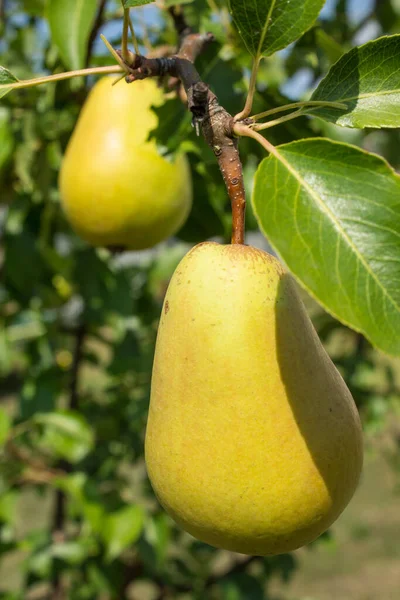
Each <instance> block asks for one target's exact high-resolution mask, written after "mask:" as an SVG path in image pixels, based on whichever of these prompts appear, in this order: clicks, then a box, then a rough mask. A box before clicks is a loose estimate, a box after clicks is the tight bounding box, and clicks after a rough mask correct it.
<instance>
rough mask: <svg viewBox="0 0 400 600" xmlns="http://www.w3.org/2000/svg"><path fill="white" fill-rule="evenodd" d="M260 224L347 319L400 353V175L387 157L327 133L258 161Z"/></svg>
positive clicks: (305, 281)
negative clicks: (386, 159)
mask: <svg viewBox="0 0 400 600" xmlns="http://www.w3.org/2000/svg"><path fill="white" fill-rule="evenodd" d="M253 203H254V209H255V212H256V215H257V217H258V220H259V224H260V227H261V229H262V230H263V232H264V233H265V235H266V236H267V237H268V239H269V241H270V243H271V244H272V245H273V247H274V248H276V250H277V251H278V253H279V254H280V255H281V257H282V258H283V260H284V261H285V262H286V264H287V265H288V267H289V269H290V270H291V271H292V272H293V273H294V275H295V276H296V277H297V278H298V279H299V280H300V282H301V283H302V285H303V286H304V287H305V288H306V289H307V290H308V291H309V292H310V293H311V294H312V295H313V296H314V297H315V298H316V299H317V300H318V301H319V302H320V303H321V304H322V305H323V306H324V307H325V308H326V309H327V310H328V311H329V312H330V313H332V314H333V315H335V316H336V317H337V318H338V319H339V320H340V321H342V322H343V323H345V324H346V325H349V326H350V327H352V328H353V329H355V330H356V331H360V332H362V333H363V334H364V335H365V336H366V337H367V338H368V339H369V340H370V341H371V342H372V343H373V344H375V345H376V346H377V347H378V348H380V349H381V350H383V351H384V352H387V353H389V354H396V355H398V354H400V268H399V265H400V177H399V176H398V175H397V174H396V173H395V172H394V171H393V170H392V169H391V168H390V167H389V165H388V164H387V163H386V162H385V161H384V160H383V159H381V158H380V157H378V156H375V155H373V154H368V153H366V152H363V151H361V150H359V149H358V148H355V147H353V146H348V145H345V144H340V143H337V142H332V141H329V140H326V139H311V140H303V141H299V142H293V143H290V144H287V145H284V146H280V147H278V148H277V149H276V156H273V155H271V156H270V157H269V158H267V159H265V160H264V161H263V162H262V163H261V164H260V166H259V168H258V171H257V174H256V182H255V189H254V194H253Z"/></svg>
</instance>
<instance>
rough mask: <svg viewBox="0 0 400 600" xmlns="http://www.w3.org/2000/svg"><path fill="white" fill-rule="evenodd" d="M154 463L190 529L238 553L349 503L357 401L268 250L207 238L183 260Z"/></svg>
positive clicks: (161, 489) (357, 441) (167, 322)
mask: <svg viewBox="0 0 400 600" xmlns="http://www.w3.org/2000/svg"><path fill="white" fill-rule="evenodd" d="M146 463H147V470H148V474H149V477H150V480H151V483H152V485H153V488H154V490H155V493H156V495H157V497H158V499H159V501H160V503H161V504H162V505H163V506H164V508H165V510H166V511H167V512H168V513H169V514H170V515H171V516H172V517H173V519H175V521H176V522H177V523H178V524H179V525H180V526H181V527H182V528H183V529H185V530H186V531H188V532H189V533H191V534H192V535H193V536H195V537H196V538H198V539H199V540H202V541H204V542H206V543H208V544H211V545H213V546H216V547H218V548H225V549H226V550H232V551H235V552H240V553H243V554H254V555H274V554H280V553H284V552H288V551H291V550H295V549H296V548H299V547H300V546H303V545H304V544H307V543H309V542H311V541H312V540H314V539H315V538H317V537H318V536H319V535H320V534H321V533H323V532H324V531H325V530H326V529H327V528H328V527H329V526H330V525H331V524H332V523H333V521H335V519H336V518H337V517H338V516H339V515H340V513H341V512H342V511H343V509H344V508H345V506H346V505H347V504H348V502H349V500H350V499H351V497H352V495H353V493H354V491H355V489H356V486H357V483H358V480H359V476H360V471H361V467H362V432H361V426H360V421H359V417H358V413H357V409H356V407H355V404H354V402H353V399H352V397H351V394H350V392H349V390H348V389H347V387H346V385H345V383H344V381H343V379H342V378H341V376H340V375H339V373H338V371H337V370H336V368H335V366H334V365H333V363H332V362H331V360H330V358H329V357H328V355H327V353H326V352H325V350H324V348H323V346H322V344H321V342H320V341H319V338H318V336H317V334H316V332H315V330H314V328H313V326H312V324H311V322H310V320H309V318H308V316H307V314H306V311H305V309H304V306H303V304H302V302H301V300H300V298H299V296H298V294H297V291H296V286H295V284H294V282H293V280H292V278H291V276H290V275H289V274H288V273H287V272H285V270H284V269H283V268H282V266H281V265H280V263H279V262H278V261H277V260H276V259H275V258H274V257H272V256H271V255H269V254H267V253H266V252H262V251H260V250H257V249H255V248H252V247H248V246H243V245H228V246H222V245H219V244H215V243H204V244H200V245H198V246H196V247H195V248H194V249H193V250H191V251H190V252H189V253H188V254H187V255H186V256H185V258H184V259H183V260H182V261H181V263H180V265H179V266H178V268H177V269H176V271H175V274H174V275H173V278H172V280H171V283H170V286H169V289H168V292H167V295H166V298H165V303H164V307H163V312H162V317H161V322H160V327H159V332H158V339H157V346H156V354H155V361H154V369H153V378H152V391H151V402H150V412H149V418H148V425H147V432H146Z"/></svg>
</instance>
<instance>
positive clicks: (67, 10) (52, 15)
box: [47, 0, 98, 69]
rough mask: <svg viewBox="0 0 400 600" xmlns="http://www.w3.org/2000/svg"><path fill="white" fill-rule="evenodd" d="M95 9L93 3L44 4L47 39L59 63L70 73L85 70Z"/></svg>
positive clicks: (75, 0)
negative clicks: (53, 46)
mask: <svg viewBox="0 0 400 600" xmlns="http://www.w3.org/2000/svg"><path fill="white" fill-rule="evenodd" d="M97 6H98V3H97V0H48V3H47V18H48V21H49V25H50V32H51V38H52V41H53V42H54V44H55V45H56V46H57V49H58V51H59V53H60V56H61V59H62V61H63V63H64V64H65V66H67V67H68V68H70V69H81V68H83V67H84V66H85V60H86V52H87V46H88V40H89V36H90V32H91V30H92V27H93V23H94V20H95V18H96V13H97Z"/></svg>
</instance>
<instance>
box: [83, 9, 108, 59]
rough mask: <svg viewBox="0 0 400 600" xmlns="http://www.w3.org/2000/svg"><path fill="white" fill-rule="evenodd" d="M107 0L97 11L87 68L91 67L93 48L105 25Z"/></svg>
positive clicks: (90, 40)
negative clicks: (101, 28) (100, 30)
mask: <svg viewBox="0 0 400 600" xmlns="http://www.w3.org/2000/svg"><path fill="white" fill-rule="evenodd" d="M106 4H107V0H100V3H99V8H98V10H97V15H96V20H95V22H94V24H93V27H92V31H91V32H90V37H89V41H88V49H87V55H86V66H88V65H89V63H90V59H91V57H92V54H93V47H94V43H95V41H96V37H97V34H98V32H99V29H100V27H102V25H103V24H104V12H105V9H106Z"/></svg>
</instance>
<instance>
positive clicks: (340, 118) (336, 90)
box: [307, 35, 400, 128]
mask: <svg viewBox="0 0 400 600" xmlns="http://www.w3.org/2000/svg"><path fill="white" fill-rule="evenodd" d="M311 99H312V100H323V101H335V102H342V103H344V104H347V110H336V109H333V108H319V109H317V110H308V111H307V112H309V113H310V114H313V115H317V116H319V117H322V118H323V119H326V120H328V121H332V122H333V123H337V124H338V125H343V126H345V127H359V128H363V127H400V35H393V36H390V37H382V38H379V39H377V40H374V41H372V42H368V43H367V44H365V45H364V46H360V47H358V48H353V49H352V50H350V52H348V53H347V54H345V55H344V56H342V58H340V59H339V60H338V62H337V63H336V64H335V65H333V67H332V68H331V70H330V71H329V73H328V75H327V76H326V77H325V79H323V80H322V81H321V83H320V84H319V86H318V87H317V89H316V90H315V92H314V93H313V95H312V97H311Z"/></svg>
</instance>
